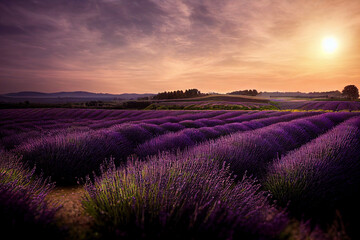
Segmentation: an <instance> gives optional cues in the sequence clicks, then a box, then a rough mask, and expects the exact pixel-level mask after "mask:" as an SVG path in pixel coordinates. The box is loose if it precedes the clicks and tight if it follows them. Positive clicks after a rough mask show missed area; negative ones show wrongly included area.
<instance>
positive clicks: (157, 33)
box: [0, 0, 360, 93]
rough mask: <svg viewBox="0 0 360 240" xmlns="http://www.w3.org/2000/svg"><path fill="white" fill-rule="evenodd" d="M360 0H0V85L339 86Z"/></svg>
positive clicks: (357, 55)
mask: <svg viewBox="0 0 360 240" xmlns="http://www.w3.org/2000/svg"><path fill="white" fill-rule="evenodd" d="M359 12H360V1H352V0H342V1H334V0H330V1H325V0H324V1H322V0H321V1H303V0H294V1H285V0H276V1H269V0H261V1H245V0H239V1H232V0H225V1H218V0H207V1H191V0H174V1H168V0H111V1H110V0H84V1H71V0H67V1H65V0H52V1H35V0H28V1H13V0H4V1H1V2H0V16H1V18H0V52H1V54H0V93H6V92H16V91H43V92H56V91H92V92H108V93H125V92H137V93H157V92H161V91H172V90H177V89H190V88H197V89H199V90H201V91H202V92H220V93H221V92H222V93H225V92H229V91H234V90H239V89H257V90H259V91H305V92H309V91H327V90H329V91H330V90H341V89H342V88H343V87H344V86H345V85H348V84H355V85H357V84H359V83H360V47H359V39H360V31H359V29H360V18H359V17H358V13H359Z"/></svg>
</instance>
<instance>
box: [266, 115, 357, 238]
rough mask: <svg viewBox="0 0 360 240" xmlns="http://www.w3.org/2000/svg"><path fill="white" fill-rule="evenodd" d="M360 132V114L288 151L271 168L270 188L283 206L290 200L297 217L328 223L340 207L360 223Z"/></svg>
mask: <svg viewBox="0 0 360 240" xmlns="http://www.w3.org/2000/svg"><path fill="white" fill-rule="evenodd" d="M359 133H360V117H354V118H351V119H349V120H347V121H346V122H344V123H342V124H340V125H338V126H337V127H335V128H334V129H332V130H331V131H330V132H328V133H326V134H324V135H322V136H320V137H319V138H317V139H315V140H313V141H311V142H309V143H308V144H306V145H304V146H302V147H300V148H299V149H297V150H295V151H293V152H290V153H288V154H287V155H286V156H284V157H283V158H280V159H279V160H277V161H275V162H274V163H273V164H272V166H271V167H270V168H269V171H268V175H267V178H266V180H265V181H264V183H265V186H266V188H267V189H269V190H271V192H272V193H273V195H274V197H275V198H276V199H277V200H278V203H279V204H280V205H283V206H285V205H287V204H288V203H290V205H289V210H290V211H291V213H292V214H293V215H295V216H297V217H302V216H304V217H307V218H311V219H313V220H317V221H320V222H325V223H328V222H329V221H331V220H332V219H334V215H335V210H336V209H339V210H344V211H345V212H342V213H343V214H344V216H345V217H348V218H351V220H352V221H354V222H353V223H356V222H357V220H356V219H357V218H358V214H359V213H360V209H359V207H358V201H359V200H360V199H359V198H358V197H357V196H359V194H360V192H359V189H360V176H359V172H360V134H359ZM346 214H347V215H346ZM345 220H349V219H345ZM353 227H354V226H353ZM356 227H357V226H356ZM356 231H357V230H356Z"/></svg>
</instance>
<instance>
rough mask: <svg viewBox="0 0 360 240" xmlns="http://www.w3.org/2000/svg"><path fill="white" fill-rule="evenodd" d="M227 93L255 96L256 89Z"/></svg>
mask: <svg viewBox="0 0 360 240" xmlns="http://www.w3.org/2000/svg"><path fill="white" fill-rule="evenodd" d="M227 94H232V95H247V96H256V95H258V94H259V93H258V91H257V90H256V89H253V90H240V91H234V92H230V93H227Z"/></svg>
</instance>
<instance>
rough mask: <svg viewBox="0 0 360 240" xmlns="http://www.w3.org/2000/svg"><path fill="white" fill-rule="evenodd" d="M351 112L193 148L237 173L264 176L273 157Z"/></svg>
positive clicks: (295, 122)
mask: <svg viewBox="0 0 360 240" xmlns="http://www.w3.org/2000/svg"><path fill="white" fill-rule="evenodd" d="M352 116H355V114H352V113H324V114H321V115H317V116H312V117H308V118H302V119H296V120H292V121H289V122H285V123H284V122H282V123H277V124H274V125H270V126H268V127H264V128H261V129H258V130H255V131H251V132H245V133H237V134H233V135H231V136H225V137H222V138H220V139H218V140H216V141H210V142H207V143H204V144H200V145H199V146H197V147H195V148H194V149H193V150H192V151H195V152H197V153H198V154H199V155H203V154H205V155H206V156H208V157H209V158H215V159H218V160H219V161H220V162H223V161H226V162H228V163H229V164H230V166H231V169H232V171H233V172H234V173H235V174H237V175H238V176H242V175H243V174H244V173H245V172H246V171H247V172H249V173H251V174H254V175H255V176H258V177H262V176H263V175H264V173H265V172H266V167H267V164H268V163H269V162H271V161H272V160H273V159H274V158H276V157H277V156H281V155H283V154H285V153H287V152H288V151H290V150H293V149H295V148H298V147H300V146H301V145H303V144H305V143H307V142H309V141H311V140H312V139H314V138H316V137H318V136H319V135H321V134H323V133H325V132H326V131H328V130H330V129H331V128H333V127H334V126H335V125H337V124H339V123H341V122H342V121H345V120H346V119H348V118H350V117H352Z"/></svg>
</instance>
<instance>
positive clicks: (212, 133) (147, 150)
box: [135, 112, 319, 158]
mask: <svg viewBox="0 0 360 240" xmlns="http://www.w3.org/2000/svg"><path fill="white" fill-rule="evenodd" d="M317 114H319V113H289V112H277V113H276V114H274V115H275V116H274V115H271V114H264V115H260V114H252V115H250V116H246V115H243V116H240V117H237V118H234V119H236V120H237V121H240V119H242V120H243V121H244V122H243V121H240V122H234V123H228V124H224V125H218V126H215V127H211V128H210V127H201V128H198V129H184V130H181V131H179V132H174V133H168V134H164V135H160V136H158V137H155V138H152V139H150V140H149V141H147V142H145V143H143V144H141V145H139V146H138V147H137V148H136V150H135V153H136V154H137V156H139V157H141V158H144V157H146V156H148V155H154V154H157V153H159V152H162V151H169V150H179V149H184V148H185V147H191V146H194V145H196V144H198V143H200V142H204V141H206V140H210V139H216V138H219V137H221V136H224V135H228V134H231V133H235V132H245V131H250V130H255V129H258V128H262V127H265V126H268V125H271V124H274V123H278V122H284V121H290V120H293V119H296V118H302V117H309V116H314V115H317ZM276 115H277V116H276ZM265 116H267V118H265ZM241 117H242V118H241ZM251 117H254V118H255V120H252V121H246V120H250V119H251ZM262 117H264V118H262ZM230 122H231V121H230Z"/></svg>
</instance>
